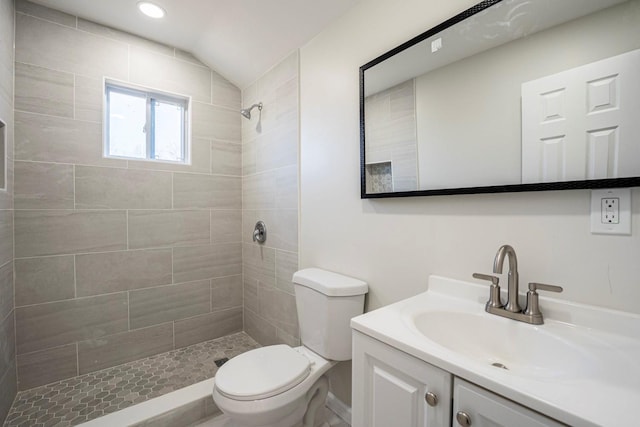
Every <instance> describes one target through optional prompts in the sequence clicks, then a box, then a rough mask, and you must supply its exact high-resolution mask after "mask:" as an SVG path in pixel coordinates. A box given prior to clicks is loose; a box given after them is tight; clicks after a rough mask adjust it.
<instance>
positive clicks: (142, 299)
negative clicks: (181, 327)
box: [129, 280, 211, 329]
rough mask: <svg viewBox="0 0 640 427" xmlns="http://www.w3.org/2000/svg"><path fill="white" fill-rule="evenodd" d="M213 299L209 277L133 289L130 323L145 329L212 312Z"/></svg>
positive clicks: (130, 300)
mask: <svg viewBox="0 0 640 427" xmlns="http://www.w3.org/2000/svg"><path fill="white" fill-rule="evenodd" d="M210 300H211V288H210V283H209V280H200V281H197V282H191V283H183V284H179V285H169V286H161V287H158V288H150V289H142V290H139V291H131V292H129V318H130V325H131V328H132V329H137V328H144V327H146V326H151V325H158V324H160V323H165V322H170V321H173V320H177V319H184V318H186V317H193V316H197V315H198V314H204V313H208V312H209V311H210V309H211V306H210Z"/></svg>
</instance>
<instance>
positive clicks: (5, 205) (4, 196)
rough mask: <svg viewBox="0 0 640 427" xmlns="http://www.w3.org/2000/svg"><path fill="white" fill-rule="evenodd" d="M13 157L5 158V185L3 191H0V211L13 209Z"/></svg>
mask: <svg viewBox="0 0 640 427" xmlns="http://www.w3.org/2000/svg"><path fill="white" fill-rule="evenodd" d="M13 163H14V162H13V157H7V183H6V187H5V191H0V209H13V187H14V179H13V178H14V176H13V169H14V168H13Z"/></svg>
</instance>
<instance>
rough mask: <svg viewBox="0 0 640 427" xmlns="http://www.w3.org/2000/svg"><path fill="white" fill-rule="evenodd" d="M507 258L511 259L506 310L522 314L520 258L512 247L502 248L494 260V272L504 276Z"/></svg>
mask: <svg viewBox="0 0 640 427" xmlns="http://www.w3.org/2000/svg"><path fill="white" fill-rule="evenodd" d="M505 256H508V257H509V274H508V275H507V303H506V304H505V305H504V309H505V310H507V311H510V312H512V313H520V312H521V311H522V309H521V308H520V304H518V257H517V256H516V251H515V250H514V249H513V248H512V247H511V246H509V245H502V246H500V249H498V252H497V253H496V257H495V258H494V260H493V272H494V273H497V274H502V265H503V264H504V257H505Z"/></svg>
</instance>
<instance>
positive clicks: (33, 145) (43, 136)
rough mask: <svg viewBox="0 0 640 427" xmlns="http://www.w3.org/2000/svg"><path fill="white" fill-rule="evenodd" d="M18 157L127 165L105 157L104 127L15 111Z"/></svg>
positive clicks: (19, 158)
mask: <svg viewBox="0 0 640 427" xmlns="http://www.w3.org/2000/svg"><path fill="white" fill-rule="evenodd" d="M15 159H16V160H33V161H42V162H58V163H79V164H83V165H104V166H114V167H124V166H126V165H127V162H126V160H120V159H106V158H103V157H102V126H101V125H100V123H93V122H83V121H79V120H71V119H65V118H60V117H50V116H42V115H38V114H31V113H22V112H17V111H16V113H15Z"/></svg>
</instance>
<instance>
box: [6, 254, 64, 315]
mask: <svg viewBox="0 0 640 427" xmlns="http://www.w3.org/2000/svg"><path fill="white" fill-rule="evenodd" d="M73 266H74V264H73V255H65V256H54V257H44V258H18V259H16V260H15V270H16V271H15V281H16V306H23V305H31V304H41V303H45V302H52V301H60V300H65V299H71V298H73V297H74V296H75V286H74V283H75V282H74V280H75V279H74V269H73V268H74V267H73Z"/></svg>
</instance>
